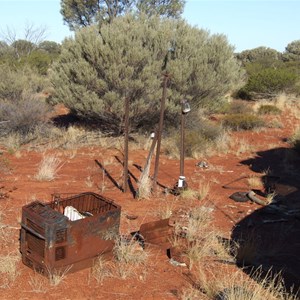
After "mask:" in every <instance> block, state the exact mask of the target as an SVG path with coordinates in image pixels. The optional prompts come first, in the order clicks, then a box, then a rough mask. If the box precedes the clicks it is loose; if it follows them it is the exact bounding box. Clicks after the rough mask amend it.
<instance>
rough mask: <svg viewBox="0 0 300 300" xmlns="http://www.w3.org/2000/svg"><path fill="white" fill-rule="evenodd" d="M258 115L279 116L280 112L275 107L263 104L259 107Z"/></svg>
mask: <svg viewBox="0 0 300 300" xmlns="http://www.w3.org/2000/svg"><path fill="white" fill-rule="evenodd" d="M258 113H259V114H260V115H279V114H281V110H280V109H279V108H278V107H276V106H275V105H270V104H265V105H261V106H260V107H259V109H258Z"/></svg>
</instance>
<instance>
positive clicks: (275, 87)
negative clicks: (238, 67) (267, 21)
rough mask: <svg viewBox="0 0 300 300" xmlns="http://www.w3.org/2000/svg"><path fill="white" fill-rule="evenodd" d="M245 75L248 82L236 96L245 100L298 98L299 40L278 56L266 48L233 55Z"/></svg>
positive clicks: (299, 79)
mask: <svg viewBox="0 0 300 300" xmlns="http://www.w3.org/2000/svg"><path fill="white" fill-rule="evenodd" d="M236 57H237V59H238V60H240V61H241V62H242V65H243V67H244V68H245V70H246V71H247V75H248V78H247V82H246V84H245V86H243V87H242V88H241V89H240V90H239V91H238V93H237V96H238V97H240V98H243V99H246V100H255V99H259V98H273V97H275V96H276V95H277V94H278V93H280V92H285V93H294V94H300V40H296V41H293V42H291V43H289V44H288V45H287V46H286V50H285V52H283V53H280V52H278V51H276V50H274V49H271V48H267V47H258V48H255V49H251V50H245V51H242V52H241V53H238V54H237V55H236Z"/></svg>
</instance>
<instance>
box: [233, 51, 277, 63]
mask: <svg viewBox="0 0 300 300" xmlns="http://www.w3.org/2000/svg"><path fill="white" fill-rule="evenodd" d="M237 58H238V59H239V60H241V61H242V62H243V64H247V63H259V64H261V65H264V66H270V65H272V64H274V62H275V61H277V60H279V59H280V58H281V53H280V52H278V51H276V50H275V49H272V48H266V47H257V48H254V49H250V50H245V51H242V52H241V53H238V54H237Z"/></svg>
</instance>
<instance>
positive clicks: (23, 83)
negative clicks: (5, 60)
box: [0, 64, 49, 101]
mask: <svg viewBox="0 0 300 300" xmlns="http://www.w3.org/2000/svg"><path fill="white" fill-rule="evenodd" d="M48 86H49V82H48V80H47V78H44V77H42V76H40V75H38V74H37V73H36V72H34V71H33V70H32V69H31V68H29V67H27V66H24V67H22V68H19V69H17V68H14V67H12V66H10V65H9V64H3V65H1V68H0V100H1V99H2V100H4V99H6V100H10V101H15V100H20V98H21V97H22V96H23V95H24V94H35V93H39V92H41V91H42V90H43V89H45V88H46V87H48Z"/></svg>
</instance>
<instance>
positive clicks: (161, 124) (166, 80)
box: [152, 73, 169, 192]
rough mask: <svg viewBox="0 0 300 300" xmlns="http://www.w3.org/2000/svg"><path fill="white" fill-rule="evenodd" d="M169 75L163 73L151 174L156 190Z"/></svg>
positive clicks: (153, 187) (154, 189) (154, 190)
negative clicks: (153, 162) (152, 172)
mask: <svg viewBox="0 0 300 300" xmlns="http://www.w3.org/2000/svg"><path fill="white" fill-rule="evenodd" d="M168 79H169V75H168V74H167V73H166V74H164V83H163V92H162V98H161V106H160V116H159V125H158V131H157V145H156V155H155V165H154V174H153V183H152V190H153V192H156V189H157V174H158V167H159V154H160V144H161V136H162V129H163V122H164V113H165V102H166V96H167V83H168Z"/></svg>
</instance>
